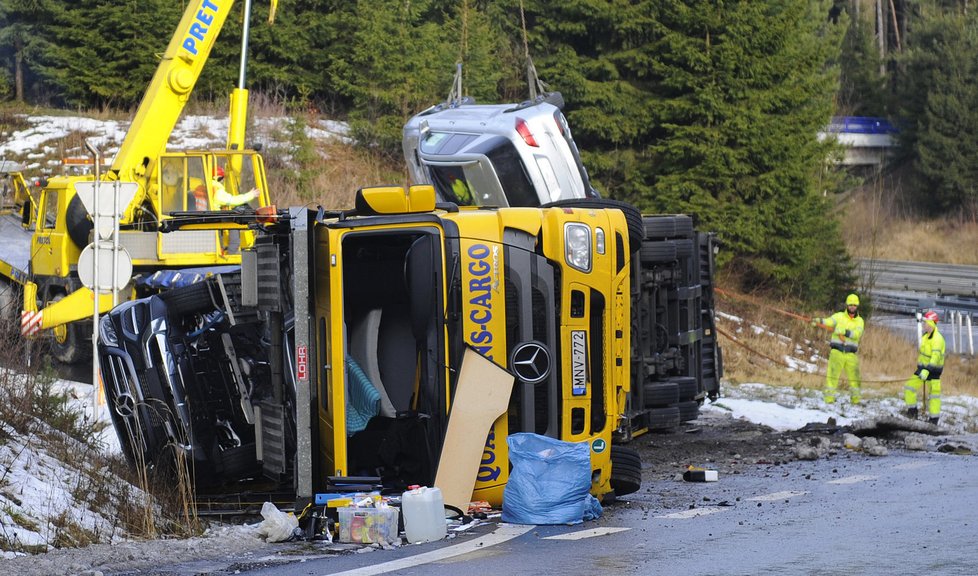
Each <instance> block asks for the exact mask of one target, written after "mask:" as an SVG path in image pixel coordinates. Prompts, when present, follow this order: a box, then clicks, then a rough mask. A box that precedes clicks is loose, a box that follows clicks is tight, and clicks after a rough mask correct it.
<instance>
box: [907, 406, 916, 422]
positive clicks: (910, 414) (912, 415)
mask: <svg viewBox="0 0 978 576" xmlns="http://www.w3.org/2000/svg"><path fill="white" fill-rule="evenodd" d="M907 418H910V419H911V420H916V419H917V407H916V406H913V407H912V408H907Z"/></svg>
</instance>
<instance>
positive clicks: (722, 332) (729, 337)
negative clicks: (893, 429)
mask: <svg viewBox="0 0 978 576" xmlns="http://www.w3.org/2000/svg"><path fill="white" fill-rule="evenodd" d="M713 291H714V292H716V293H718V294H722V295H724V296H726V297H728V298H732V299H735V300H736V299H740V300H743V301H745V302H750V303H752V304H756V305H761V303H759V302H757V301H752V300H751V299H750V298H748V297H746V296H737V295H734V294H731V293H730V292H727V291H725V290H723V289H720V288H714V289H713ZM764 307H765V308H768V309H770V310H774V311H775V312H779V313H781V314H784V315H786V316H790V317H792V318H796V319H798V320H804V321H806V322H810V321H811V320H812V318H810V317H807V316H802V315H801V314H795V313H793V312H788V311H787V310H781V309H779V308H774V307H771V306H768V305H767V304H764ZM818 326H819V327H821V328H828V326H826V325H825V324H819V325H818ZM716 331H717V333H718V334H720V335H721V336H723V337H725V338H726V339H727V340H729V341H731V342H733V343H734V344H736V345H738V346H740V347H742V348H744V349H745V350H747V352H748V353H750V354H755V355H757V356H760V357H761V358H764V359H765V360H767V361H769V362H772V363H774V364H776V365H778V366H782V367H784V368H787V369H789V370H797V368H796V367H795V366H791V365H790V364H788V363H787V362H785V361H783V360H778V359H775V358H771V357H770V356H768V355H767V354H764V353H763V352H761V351H759V350H755V349H754V348H752V347H751V346H749V345H747V344H745V343H744V342H741V341H740V340H738V339H737V338H736V337H735V336H733V335H732V334H730V333H728V332H727V331H726V330H723V329H722V328H720V327H719V326H717V327H716ZM805 373H806V374H811V375H812V376H826V375H827V374H826V373H825V372H805ZM840 377H841V374H840ZM860 382H861V383H862V384H897V383H901V382H906V379H900V380H864V379H860Z"/></svg>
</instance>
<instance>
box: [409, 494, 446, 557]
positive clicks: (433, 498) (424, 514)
mask: <svg viewBox="0 0 978 576" xmlns="http://www.w3.org/2000/svg"><path fill="white" fill-rule="evenodd" d="M408 488H409V489H408V491H407V492H405V493H404V494H402V495H401V514H403V515H404V535H405V536H406V537H407V541H408V542H409V543H411V544H415V543H417V542H431V541H434V540H441V539H442V538H444V537H445V534H446V532H447V530H446V527H445V500H444V499H443V498H442V495H441V490H440V489H438V488H428V487H426V486H420V487H419V486H409V487H408Z"/></svg>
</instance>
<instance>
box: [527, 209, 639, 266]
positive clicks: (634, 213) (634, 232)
mask: <svg viewBox="0 0 978 576" xmlns="http://www.w3.org/2000/svg"><path fill="white" fill-rule="evenodd" d="M541 208H612V209H615V208H616V209H618V210H621V211H622V213H623V214H624V215H625V223H626V224H627V225H628V253H629V254H631V253H632V252H634V251H636V250H638V247H639V246H641V245H642V240H644V239H645V224H643V223H642V213H641V212H639V211H638V208H636V207H634V206H632V205H631V204H629V203H628V202H622V201H620V200H612V199H611V198H571V199H568V200H557V201H556V202H550V203H548V204H544V205H543V206H541Z"/></svg>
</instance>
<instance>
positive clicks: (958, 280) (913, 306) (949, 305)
mask: <svg viewBox="0 0 978 576" xmlns="http://www.w3.org/2000/svg"><path fill="white" fill-rule="evenodd" d="M857 272H858V273H859V276H860V278H861V279H862V285H863V286H866V287H868V291H869V292H870V294H872V297H873V305H874V307H875V308H876V309H878V310H882V311H886V312H895V313H897V314H908V315H913V314H914V313H916V312H917V311H918V310H937V311H939V312H942V314H941V317H942V318H947V317H948V316H949V315H950V313H952V312H954V313H957V314H961V315H962V316H966V317H971V318H972V319H973V320H978V298H976V297H978V266H960V265H952V264H931V263H927V262H906V261H900V260H862V261H860V262H859V263H858V266H857Z"/></svg>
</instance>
